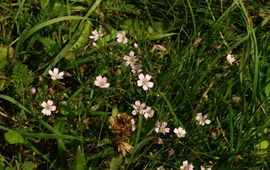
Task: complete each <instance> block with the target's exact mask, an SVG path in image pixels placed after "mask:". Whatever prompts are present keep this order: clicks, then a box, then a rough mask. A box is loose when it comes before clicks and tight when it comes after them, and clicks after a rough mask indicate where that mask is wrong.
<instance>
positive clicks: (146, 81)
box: [137, 73, 154, 90]
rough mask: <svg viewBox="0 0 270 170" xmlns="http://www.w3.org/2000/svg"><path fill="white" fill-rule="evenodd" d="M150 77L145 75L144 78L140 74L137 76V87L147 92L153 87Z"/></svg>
mask: <svg viewBox="0 0 270 170" xmlns="http://www.w3.org/2000/svg"><path fill="white" fill-rule="evenodd" d="M150 79H151V76H150V75H148V74H146V75H145V76H144V75H143V74H142V73H141V74H139V80H138V81H137V85H138V86H139V87H140V86H142V87H143V90H148V89H149V88H152V87H153V86H154V83H153V82H151V81H150Z"/></svg>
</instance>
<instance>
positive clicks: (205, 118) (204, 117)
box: [196, 113, 211, 126]
mask: <svg viewBox="0 0 270 170" xmlns="http://www.w3.org/2000/svg"><path fill="white" fill-rule="evenodd" d="M196 120H197V121H198V122H199V124H200V125H202V126H204V125H205V124H207V125H208V124H210V123H211V120H209V119H208V116H207V115H202V113H198V114H197V115H196Z"/></svg>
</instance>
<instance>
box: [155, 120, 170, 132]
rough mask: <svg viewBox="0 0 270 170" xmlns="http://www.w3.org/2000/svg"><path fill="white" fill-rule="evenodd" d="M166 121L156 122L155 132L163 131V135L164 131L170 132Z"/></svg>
mask: <svg viewBox="0 0 270 170" xmlns="http://www.w3.org/2000/svg"><path fill="white" fill-rule="evenodd" d="M166 126H167V122H162V123H160V122H157V124H156V128H155V131H156V133H163V134H164V135H165V134H166V133H169V132H170V128H167V127H166Z"/></svg>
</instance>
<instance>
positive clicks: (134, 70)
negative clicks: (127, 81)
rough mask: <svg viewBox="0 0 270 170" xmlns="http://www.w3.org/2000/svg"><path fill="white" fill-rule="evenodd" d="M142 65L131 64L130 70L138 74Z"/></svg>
mask: <svg viewBox="0 0 270 170" xmlns="http://www.w3.org/2000/svg"><path fill="white" fill-rule="evenodd" d="M141 68H142V65H141V64H134V65H131V69H132V70H131V71H132V73H134V74H139V73H140V72H142V69H141Z"/></svg>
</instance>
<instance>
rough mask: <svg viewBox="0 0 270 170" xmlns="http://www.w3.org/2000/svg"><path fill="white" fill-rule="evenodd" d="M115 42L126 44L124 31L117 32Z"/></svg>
mask: <svg viewBox="0 0 270 170" xmlns="http://www.w3.org/2000/svg"><path fill="white" fill-rule="evenodd" d="M116 37H117V42H119V43H123V44H126V43H127V42H128V39H127V37H126V31H122V32H118V33H117V35H116Z"/></svg>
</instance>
